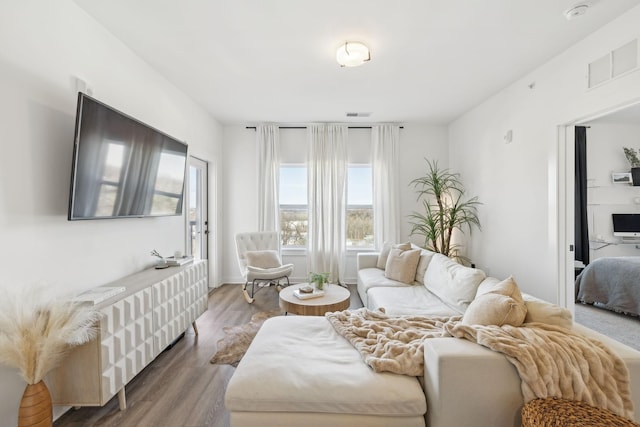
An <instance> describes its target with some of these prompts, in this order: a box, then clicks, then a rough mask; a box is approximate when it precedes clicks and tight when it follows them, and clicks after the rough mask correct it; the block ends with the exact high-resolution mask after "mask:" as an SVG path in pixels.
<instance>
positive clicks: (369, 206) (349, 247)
mask: <svg viewBox="0 0 640 427" xmlns="http://www.w3.org/2000/svg"><path fill="white" fill-rule="evenodd" d="M352 168H368V169H369V170H370V171H371V204H349V191H348V188H349V170H350V169H352ZM363 209H370V210H371V221H372V224H371V226H372V230H371V233H372V235H373V220H374V217H375V210H374V207H373V164H372V163H349V164H347V197H346V203H345V226H344V232H345V236H344V237H345V248H346V250H347V251H358V252H364V251H373V250H374V249H375V243H374V241H373V240H372V242H371V244H370V245H363V246H356V245H348V244H347V241H348V238H347V237H348V230H347V217H348V215H349V210H363Z"/></svg>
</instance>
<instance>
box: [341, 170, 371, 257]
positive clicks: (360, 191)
mask: <svg viewBox="0 0 640 427" xmlns="http://www.w3.org/2000/svg"><path fill="white" fill-rule="evenodd" d="M346 220H347V227H346V229H347V248H352V249H355V248H370V247H373V178H372V172H371V165H349V169H348V171H347V217H346Z"/></svg>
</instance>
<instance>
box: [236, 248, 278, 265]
mask: <svg viewBox="0 0 640 427" xmlns="http://www.w3.org/2000/svg"><path fill="white" fill-rule="evenodd" d="M244 257H245V259H246V260H247V265H250V266H251V267H258V268H276V267H280V266H281V265H282V262H280V257H279V256H278V252H276V251H272V250H267V251H247V252H245V253H244Z"/></svg>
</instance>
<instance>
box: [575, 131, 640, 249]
mask: <svg viewBox="0 0 640 427" xmlns="http://www.w3.org/2000/svg"><path fill="white" fill-rule="evenodd" d="M623 147H632V148H635V149H638V148H640V125H630V124H610V123H594V124H591V125H590V127H589V128H588V129H587V186H588V190H587V203H588V205H587V214H588V217H587V222H588V224H589V239H590V240H601V241H604V242H608V243H612V242H613V243H620V242H621V239H620V238H619V237H614V236H613V223H612V220H611V214H612V213H640V203H638V202H636V199H638V198H640V186H631V185H629V184H614V183H613V182H612V179H611V174H612V173H613V172H629V168H630V165H629V162H627V159H626V158H625V156H624V151H623V150H622V148H623ZM608 243H592V244H591V249H590V251H589V257H590V260H591V261H593V260H594V259H597V258H602V257H610V256H638V255H640V250H638V249H637V245H636V244H608Z"/></svg>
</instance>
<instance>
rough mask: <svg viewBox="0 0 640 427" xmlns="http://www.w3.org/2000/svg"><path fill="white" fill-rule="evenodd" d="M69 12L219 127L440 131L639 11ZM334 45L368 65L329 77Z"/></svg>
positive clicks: (229, 3) (226, 3)
mask: <svg viewBox="0 0 640 427" xmlns="http://www.w3.org/2000/svg"><path fill="white" fill-rule="evenodd" d="M75 1H76V3H77V4H78V5H79V6H80V7H82V8H83V9H84V10H86V11H87V12H88V13H89V14H90V15H92V16H93V17H94V18H95V19H96V20H97V21H98V22H100V23H101V24H102V25H104V26H105V27H106V28H107V29H108V30H110V31H111V32H112V33H113V34H115V35H116V36H117V37H118V38H119V39H120V40H122V41H123V42H124V43H125V44H126V45H128V46H129V47H130V48H131V49H132V50H133V51H135V52H136V53H137V54H138V55H139V56H140V57H142V58H143V59H144V60H145V61H147V62H148V63H149V64H151V66H153V67H154V68H155V69H157V70H158V71H159V72H160V73H162V74H163V75H164V76H165V77H166V78H167V79H168V80H169V81H171V82H173V83H174V84H175V85H176V86H177V87H179V88H180V89H182V90H183V91H184V92H185V93H187V94H188V95H189V96H190V97H192V98H193V99H195V100H196V101H197V102H198V103H200V104H201V105H202V106H204V107H205V108H206V109H208V110H209V111H210V112H211V115H212V116H213V117H215V118H216V119H218V120H219V121H220V122H222V123H254V122H280V123H303V122H319V121H328V122H363V121H366V122H407V121H425V122H431V123H434V124H446V123H448V122H450V121H451V120H453V119H455V118H456V117H458V116H460V115H461V114H463V113H464V112H465V111H467V110H469V109H470V108H472V107H474V106H475V105H477V104H479V103H480V102H482V101H483V100H485V99H486V98H488V97H489V96H491V95H492V94H494V93H496V92H497V91H499V90H500V89H502V88H504V87H505V86H507V85H508V84H510V83H512V82H514V81H515V80H517V79H519V78H521V77H523V76H524V75H525V74H526V73H527V72H529V71H531V70H532V69H534V68H535V67H537V66H539V65H541V64H543V63H544V62H546V61H547V60H549V59H551V58H552V57H553V56H555V55H557V54H559V53H561V52H562V51H564V50H566V49H567V48H568V47H569V46H571V45H572V44H574V43H576V42H577V41H579V40H581V39H583V38H584V37H586V36H587V35H588V34H590V33H592V32H593V31H594V30H596V29H597V28H599V27H601V26H603V25H604V24H606V23H607V22H609V21H611V20H613V19H615V18H616V17H617V16H619V15H621V14H622V13H624V12H625V11H627V10H628V9H630V8H632V7H634V6H636V5H639V4H640V0H585V1H583V2H582V3H585V2H588V3H591V4H592V5H591V7H590V8H589V11H588V12H587V14H585V15H583V16H581V17H579V18H576V19H574V20H571V21H567V20H566V19H565V18H564V14H563V12H564V11H565V10H566V9H568V8H569V7H571V6H573V5H575V4H576V2H577V1H578V0H482V1H480V0H396V1H389V0H322V1H304V0H182V1H176V0H109V1H104V0H75ZM345 40H360V41H363V42H365V43H366V44H368V45H369V47H370V49H371V56H372V60H371V62H370V63H368V64H366V65H364V66H361V67H358V68H340V67H339V66H338V65H337V63H336V61H335V50H336V48H337V47H338V45H339V44H341V43H342V42H344V41H345ZM346 112H371V113H372V115H371V117H369V118H367V119H362V118H355V119H347V118H346V117H345V113H346Z"/></svg>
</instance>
